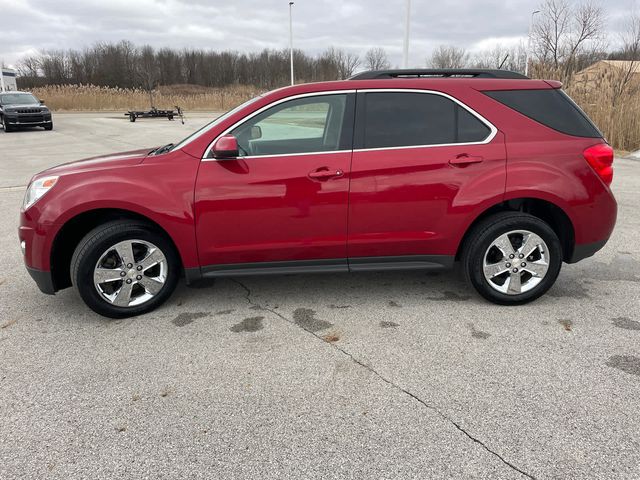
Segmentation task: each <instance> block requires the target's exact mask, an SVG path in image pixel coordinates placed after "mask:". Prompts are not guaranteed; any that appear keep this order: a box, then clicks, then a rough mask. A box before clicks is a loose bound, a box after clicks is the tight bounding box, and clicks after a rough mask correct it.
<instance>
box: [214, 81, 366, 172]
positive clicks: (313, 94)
mask: <svg viewBox="0 0 640 480" xmlns="http://www.w3.org/2000/svg"><path fill="white" fill-rule="evenodd" d="M355 92H356V90H329V91H325V92H310V93H300V94H298V95H293V96H291V97H285V98H281V99H280V100H276V101H275V102H272V103H269V104H268V105H265V106H264V107H262V108H259V109H258V110H256V111H255V112H253V113H252V114H251V115H248V116H246V117H244V118H242V119H241V120H239V121H237V122H236V123H234V124H233V125H231V126H230V127H229V128H227V129H226V130H224V131H223V132H222V133H221V134H220V135H218V136H217V137H216V138H214V139H213V141H212V142H211V143H209V146H208V147H207V149H206V150H205V151H204V154H203V155H202V161H203V162H212V161H216V162H217V161H218V159H217V158H208V156H209V153H210V152H211V149H212V148H213V144H214V143H216V141H217V140H218V139H219V138H220V137H222V136H223V135H226V134H227V133H229V132H230V131H231V130H233V129H235V128H236V127H238V126H240V125H242V124H243V123H245V122H248V121H249V120H251V119H252V118H253V117H255V116H256V115H259V114H260V113H262V112H264V111H265V110H268V109H270V108H271V107H275V106H276V105H280V104H281V103H284V102H288V101H289V100H297V99H298V98H306V97H324V96H327V95H340V94H343V95H347V94H349V93H355ZM344 151H351V150H342V152H344ZM338 152H339V150H332V151H330V152H304V153H280V154H277V155H252V156H247V157H238V158H242V159H246V158H260V157H283V156H291V155H318V154H322V153H325V154H326V153H338Z"/></svg>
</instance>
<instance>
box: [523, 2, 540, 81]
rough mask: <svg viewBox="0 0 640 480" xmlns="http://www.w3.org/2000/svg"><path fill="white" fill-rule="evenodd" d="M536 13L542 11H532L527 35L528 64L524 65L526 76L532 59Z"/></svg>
mask: <svg viewBox="0 0 640 480" xmlns="http://www.w3.org/2000/svg"><path fill="white" fill-rule="evenodd" d="M536 13H540V10H534V11H533V12H531V19H530V20H529V34H528V36H527V56H526V57H527V60H526V62H527V63H526V65H525V66H524V74H525V76H527V77H528V76H529V62H530V60H531V32H532V31H533V17H535V15H536Z"/></svg>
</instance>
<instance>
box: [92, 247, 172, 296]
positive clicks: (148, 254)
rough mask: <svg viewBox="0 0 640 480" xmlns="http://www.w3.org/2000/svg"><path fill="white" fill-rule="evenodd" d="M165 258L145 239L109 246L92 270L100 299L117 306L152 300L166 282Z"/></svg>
mask: <svg viewBox="0 0 640 480" xmlns="http://www.w3.org/2000/svg"><path fill="white" fill-rule="evenodd" d="M167 268H168V263H167V259H166V257H165V256H164V254H163V253H162V251H161V250H160V249H159V248H158V247H156V246H155V245H154V244H152V243H150V242H146V241H144V240H125V241H123V242H119V243H117V244H115V245H113V246H112V247H109V248H108V249H107V250H106V251H105V252H104V253H103V254H102V255H101V256H100V259H99V260H98V262H97V263H96V266H95V268H94V270H93V284H94V285H95V287H96V290H97V291H98V293H99V294H100V296H101V297H102V298H103V299H104V300H106V301H107V302H109V303H111V304H112V305H115V306H117V307H133V306H136V305H142V304H143V303H145V302H148V301H149V300H151V299H152V298H153V297H155V296H156V295H157V294H158V293H159V292H160V290H161V289H162V287H163V286H164V284H165V282H166V280H167Z"/></svg>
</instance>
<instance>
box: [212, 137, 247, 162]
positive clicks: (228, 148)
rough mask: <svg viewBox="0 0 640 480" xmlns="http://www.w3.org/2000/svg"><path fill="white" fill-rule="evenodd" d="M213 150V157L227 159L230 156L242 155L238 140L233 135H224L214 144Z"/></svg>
mask: <svg viewBox="0 0 640 480" xmlns="http://www.w3.org/2000/svg"><path fill="white" fill-rule="evenodd" d="M211 151H212V152H213V158H217V159H219V160H225V159H230V158H237V157H239V156H240V151H239V150H238V140H237V139H236V137H234V136H233V135H223V136H222V137H220V138H219V139H218V140H216V143H214V144H213V148H212V149H211Z"/></svg>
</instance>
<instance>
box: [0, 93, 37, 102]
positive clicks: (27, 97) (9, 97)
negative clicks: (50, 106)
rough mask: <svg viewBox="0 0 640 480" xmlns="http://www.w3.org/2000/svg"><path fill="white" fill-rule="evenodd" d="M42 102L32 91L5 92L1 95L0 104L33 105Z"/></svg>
mask: <svg viewBox="0 0 640 480" xmlns="http://www.w3.org/2000/svg"><path fill="white" fill-rule="evenodd" d="M34 103H38V104H39V103H40V100H38V99H37V98H36V97H34V96H33V95H31V94H30V93H3V94H2V95H0V104H2V105H33V104H34Z"/></svg>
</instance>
